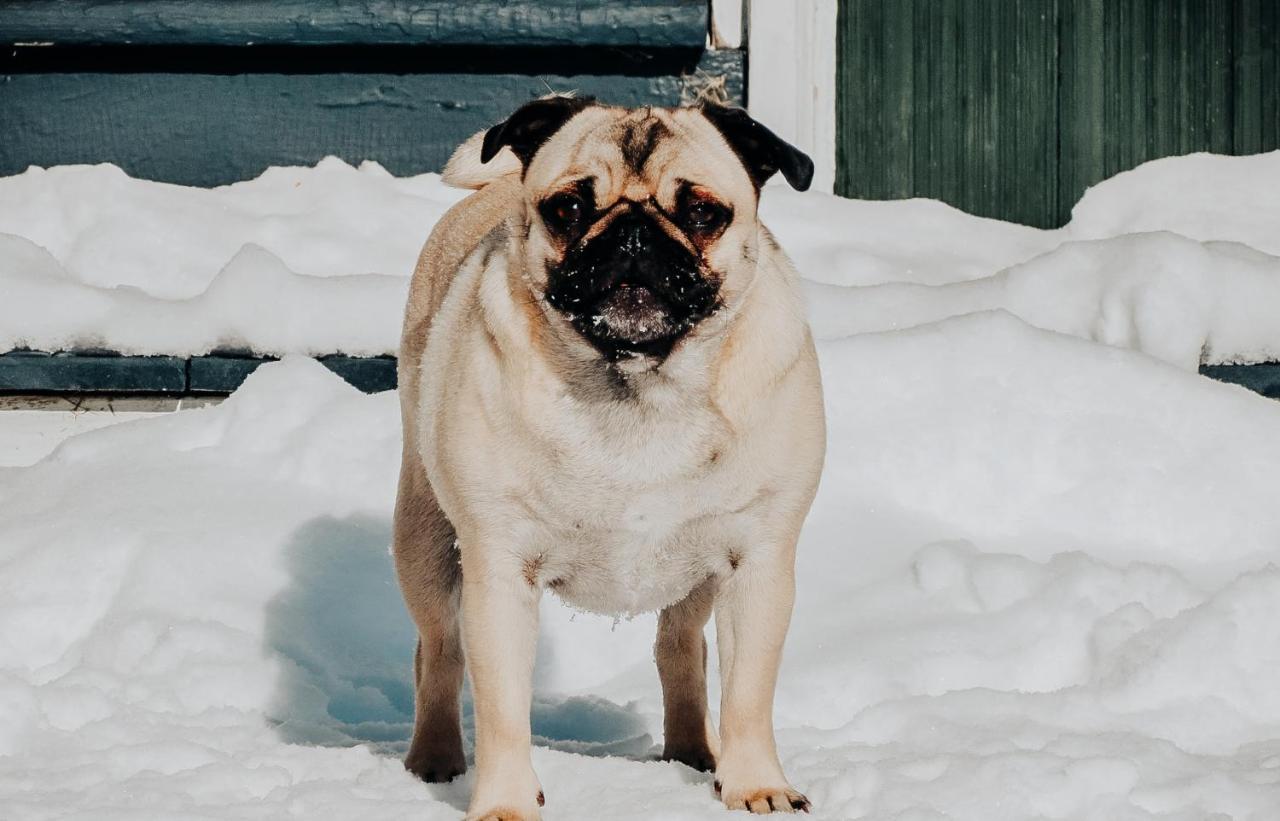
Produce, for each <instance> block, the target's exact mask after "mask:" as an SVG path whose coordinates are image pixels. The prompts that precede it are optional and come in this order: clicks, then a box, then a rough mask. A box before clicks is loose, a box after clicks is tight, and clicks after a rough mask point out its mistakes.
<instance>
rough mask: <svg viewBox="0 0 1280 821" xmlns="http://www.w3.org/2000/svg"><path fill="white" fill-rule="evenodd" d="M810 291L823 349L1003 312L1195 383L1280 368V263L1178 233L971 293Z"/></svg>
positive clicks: (1111, 247)
mask: <svg viewBox="0 0 1280 821" xmlns="http://www.w3.org/2000/svg"><path fill="white" fill-rule="evenodd" d="M806 288H807V290H808V293H809V305H810V318H811V321H812V323H813V328H814V332H815V333H816V334H817V335H818V336H819V337H821V338H828V339H835V338H839V337H843V336H848V335H850V334H856V333H866V332H870V331H882V330H891V329H900V328H910V327H914V326H916V325H923V324H927V323H930V322H936V321H937V320H939V319H945V318H947V317H951V316H960V315H963V314H969V313H973V312H976V311H985V310H995V309H1003V310H1006V311H1009V312H1010V313H1013V314H1015V315H1016V316H1018V317H1019V318H1021V319H1023V320H1025V321H1026V322H1029V323H1030V324H1032V325H1035V326H1036V327H1037V328H1043V329H1045V330H1050V331H1057V332H1058V333H1062V334H1069V335H1071V336H1076V337H1080V338H1081V339H1088V340H1092V341H1094V342H1100V343H1102V344H1104V345H1109V346H1112V347H1116V348H1130V349H1133V350H1137V351H1142V352H1143V353H1146V354H1149V355H1151V356H1154V357H1156V358H1157V359H1162V360H1164V361H1166V362H1169V363H1171V364H1174V365H1178V366H1179V367H1182V368H1185V369H1186V370H1190V371H1195V370H1196V369H1197V368H1198V367H1199V366H1200V365H1201V364H1202V363H1204V364H1236V363H1251V362H1268V361H1272V360H1277V359H1280V257H1273V256H1269V255H1267V254H1264V253H1262V252H1260V251H1256V250H1254V249H1253V248H1250V247H1249V246H1247V245H1241V244H1238V243H1230V242H1203V243H1202V242H1196V241H1194V240H1190V239H1187V238H1186V237H1182V236H1179V235H1177V234H1172V233H1167V232H1161V233H1154V234H1126V235H1124V236H1120V237H1114V238H1111V239H1102V240H1092V241H1074V242H1065V243H1063V244H1062V245H1060V246H1058V247H1057V248H1055V249H1054V250H1052V251H1049V252H1048V253H1045V254H1042V255H1041V256H1038V257H1034V258H1032V259H1030V260H1028V261H1026V262H1023V263H1019V264H1017V265H1013V266H1011V267H1010V268H1007V269H1006V270H1004V271H1001V272H1000V273H998V274H995V275H994V276H989V277H984V278H982V279H974V280H969V281H964V282H954V283H949V284H944V285H920V284H913V283H889V284H884V285H875V286H867V287H862V288H840V287H836V286H831V285H820V284H818V283H812V282H808V283H806Z"/></svg>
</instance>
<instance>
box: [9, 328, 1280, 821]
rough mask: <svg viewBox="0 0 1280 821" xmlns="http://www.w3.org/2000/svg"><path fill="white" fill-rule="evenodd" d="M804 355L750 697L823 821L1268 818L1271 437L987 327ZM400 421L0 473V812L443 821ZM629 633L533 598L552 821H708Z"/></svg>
mask: <svg viewBox="0 0 1280 821" xmlns="http://www.w3.org/2000/svg"><path fill="white" fill-rule="evenodd" d="M820 356H821V359H822V366H823V371H824V378H825V381H826V385H827V388H826V390H827V401H828V416H829V419H830V424H831V436H830V444H829V452H828V466H827V470H826V473H825V475H824V479H823V485H822V488H821V491H820V493H819V497H818V501H817V503H816V505H815V508H814V512H813V515H812V516H811V518H810V520H809V523H808V526H807V528H806V530H805V534H804V537H803V541H802V545H801V551H800V564H799V581H798V584H799V589H800V591H801V595H800V598H799V602H798V606H797V612H796V618H795V622H794V626H793V628H792V632H791V637H790V639H789V643H788V648H787V656H786V661H785V663H784V666H783V673H782V679H781V682H780V686H779V692H778V700H777V723H778V725H779V727H780V733H779V738H780V744H781V749H782V755H783V758H784V760H785V762H786V765H787V767H788V769H789V771H790V773H791V775H792V776H793V778H794V779H795V781H796V783H797V786H798V787H799V788H800V789H802V790H803V791H805V792H806V793H807V794H808V795H809V796H810V797H811V798H812V799H814V802H815V805H816V811H815V814H814V817H816V818H825V819H856V818H875V819H922V818H944V817H945V818H954V819H975V821H976V820H977V819H981V820H982V821H992V819H1010V821H1013V819H1018V820H1019V821H1021V820H1022V819H1028V818H1069V819H1096V818H1156V817H1159V818H1176V819H1188V820H1189V819H1199V818H1205V817H1209V816H1212V815H1213V814H1215V813H1219V814H1222V815H1223V816H1224V817H1230V818H1235V819H1258V820H1259V821H1261V819H1265V818H1269V817H1271V814H1272V813H1273V811H1274V808H1275V807H1276V806H1280V743H1278V742H1277V741H1276V740H1275V739H1277V738H1280V697H1278V696H1277V693H1280V686H1278V685H1280V632H1277V631H1278V629H1280V628H1278V627H1277V622H1276V620H1275V619H1274V618H1273V616H1274V609H1275V602H1277V601H1280V573H1278V572H1277V571H1276V570H1275V563H1276V562H1277V561H1280V508H1277V507H1276V506H1275V505H1274V504H1273V501H1274V500H1273V496H1274V489H1275V488H1276V487H1278V486H1280V405H1277V404H1276V403H1274V402H1270V401H1268V400H1265V399H1262V398H1260V397H1257V396H1255V395H1253V394H1250V393H1248V392H1247V391H1244V390H1242V389H1238V388H1235V387H1232V386H1227V385H1221V384H1218V383H1215V382H1212V381H1209V380H1205V379H1201V378H1198V377H1196V376H1194V375H1192V374H1188V373H1185V372H1182V371H1180V370H1178V369H1175V368H1171V367H1168V366H1165V365H1161V364H1159V363H1155V362H1153V361H1152V360H1150V359H1149V358H1147V357H1145V356H1143V355H1140V354H1137V353H1134V352H1130V351H1124V350H1116V349H1111V348H1106V347H1102V346H1098V345H1094V344H1090V343H1088V342H1084V341H1081V340H1075V339H1072V338H1069V337H1065V336H1061V335H1058V334H1054V333H1049V332H1045V331H1041V330H1037V329H1035V328H1033V327H1031V326H1029V325H1027V324H1025V323H1023V322H1021V321H1020V320H1018V319H1016V318H1014V317H1012V316H1011V315H1009V314H1007V313H1002V312H987V313H978V314H974V315H971V316H965V317H960V318H955V319H950V320H947V321H943V322H938V323H933V324H930V325H927V326H923V327H919V328H914V329H910V330H905V331H893V332H885V333H878V334H861V335H856V336H852V337H848V338H845V339H841V340H832V341H827V342H823V343H821V345H820ZM397 413H398V408H397V406H396V400H395V397H394V394H393V393H386V394H380V395H374V396H363V395H360V394H358V393H357V392H356V391H354V390H353V389H351V388H349V387H347V386H346V385H345V384H344V383H342V382H341V381H340V380H339V379H338V378H337V377H334V376H332V375H331V374H329V373H328V372H327V371H326V370H324V369H323V368H322V367H321V366H319V365H318V364H316V363H314V362H312V361H310V360H305V359H290V360H286V361H284V362H281V363H278V364H274V365H269V366H265V367H263V368H261V369H259V370H258V371H257V372H255V374H254V375H253V376H252V377H251V378H250V380H249V381H248V382H246V384H245V385H244V386H243V388H242V389H241V390H240V391H238V392H237V393H236V394H235V395H234V396H232V397H231V399H230V400H228V401H227V402H226V403H224V404H223V405H221V406H219V407H216V408H209V409H203V410H197V411H188V412H184V413H181V414H176V415H171V416H167V417H163V418H158V419H148V420H143V421H138V422H129V423H124V424H121V425H117V426H115V427H112V428H108V429H105V430H99V431H93V432H90V433H86V434H82V435H80V436H77V437H75V438H72V439H70V440H68V441H67V442H66V443H64V444H63V445H62V446H61V447H60V448H59V449H58V450H56V451H55V452H54V453H53V454H52V455H51V456H50V457H49V458H47V459H45V460H44V461H42V462H40V463H38V464H36V465H34V466H31V467H28V468H16V469H7V470H0V509H3V510H4V511H5V515H4V516H3V517H0V568H3V569H2V570H0V602H3V604H0V613H2V614H3V617H2V618H0V705H3V709H0V804H3V806H5V807H6V817H13V818H20V819H42V818H54V817H57V818H65V817H83V818H106V817H110V818H139V819H141V818H155V817H200V818H247V817H254V818H277V817H286V816H288V817H299V818H350V817H379V818H410V817H412V818H417V819H423V818H425V819H436V818H439V819H457V818H459V817H460V816H461V814H462V813H461V809H462V808H463V807H464V806H465V803H466V799H467V796H468V794H469V788H470V783H471V782H470V778H469V777H468V778H464V779H463V780H461V781H460V782H459V783H456V784H451V785H447V786H426V785H423V784H420V783H418V782H416V781H414V780H413V779H412V778H410V777H409V776H408V775H407V774H405V773H404V772H403V770H402V769H401V767H400V764H399V762H398V760H396V759H395V758H394V757H393V754H395V753H397V752H399V751H401V750H403V746H404V739H405V738H406V734H407V730H408V722H409V721H410V717H411V712H412V708H411V703H410V695H409V694H410V687H411V685H410V679H409V670H410V662H409V660H410V654H411V652H412V642H413V635H412V629H411V627H410V625H409V622H408V620H407V618H406V616H405V614H404V612H403V609H402V605H401V603H400V599H399V594H398V591H397V589H396V587H395V584H394V581H393V577H392V570H391V564H390V558H389V556H388V555H387V544H388V542H389V538H390V508H391V504H392V500H393V497H394V481H395V475H396V469H397V463H398V444H399V443H398V441H397V439H398V436H397V430H398V428H397ZM652 630H653V619H652V618H651V617H645V618H638V619H635V620H631V621H626V622H622V623H616V624H615V623H614V622H612V621H610V620H606V619H601V618H597V617H592V616H587V615H583V614H575V613H572V612H570V611H568V610H567V609H565V608H563V607H562V606H561V605H559V604H558V603H556V602H555V601H554V599H553V598H550V597H549V598H548V600H547V602H546V603H545V606H544V620H543V627H542V640H541V641H542V645H541V649H540V656H539V667H538V671H537V689H538V696H537V699H536V701H537V703H536V705H535V710H534V732H535V734H537V735H538V736H539V737H540V738H541V739H542V744H543V746H542V747H541V748H539V749H538V750H537V751H536V754H535V765H536V766H537V768H538V771H539V775H540V777H541V779H542V782H543V785H544V787H545V788H546V793H547V796H548V806H547V811H546V817H547V818H548V819H549V821H550V820H551V819H600V818H610V819H622V821H626V819H653V818H688V819H694V818H707V819H710V818H720V817H724V816H723V812H724V811H723V809H721V808H718V805H717V804H716V803H715V801H714V800H713V798H712V797H711V793H710V787H709V784H708V783H707V782H708V778H707V777H705V776H703V775H701V774H694V773H692V772H690V771H688V770H686V769H684V768H682V767H681V766H679V765H675V764H664V763H660V762H656V761H652V760H649V758H650V756H652V754H653V753H654V750H655V745H656V744H657V743H658V741H659V739H660V729H661V716H660V713H659V700H658V699H659V689H658V685H657V679H656V674H655V672H654V670H653V666H652V660H651V651H650V642H651V640H652ZM713 657H714V655H713ZM468 715H469V714H468ZM468 722H469V717H468ZM357 743H359V744H358V746H352V745H353V744H357ZM557 750H559V751H557ZM569 751H572V752H580V753H586V754H587V757H584V756H582V755H573V754H570V752H569ZM605 753H609V754H612V755H613V757H609V758H599V757H595V756H599V755H600V754H605ZM606 785H607V787H606Z"/></svg>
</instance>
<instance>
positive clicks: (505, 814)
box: [466, 807, 538, 821]
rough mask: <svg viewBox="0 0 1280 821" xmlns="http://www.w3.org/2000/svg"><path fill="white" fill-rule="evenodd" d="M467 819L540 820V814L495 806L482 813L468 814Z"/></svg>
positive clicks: (500, 820)
mask: <svg viewBox="0 0 1280 821" xmlns="http://www.w3.org/2000/svg"><path fill="white" fill-rule="evenodd" d="M466 821H538V814H537V813H534V814H533V815H529V814H528V813H524V812H521V811H520V810H513V809H511V808H510V807H494V808H493V809H491V810H487V811H485V812H484V813H483V814H481V815H468V816H467V818H466Z"/></svg>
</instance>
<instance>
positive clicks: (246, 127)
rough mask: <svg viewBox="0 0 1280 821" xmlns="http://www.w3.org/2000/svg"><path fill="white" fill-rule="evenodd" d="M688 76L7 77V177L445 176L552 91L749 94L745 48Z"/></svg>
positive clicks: (691, 67) (2, 90)
mask: <svg viewBox="0 0 1280 821" xmlns="http://www.w3.org/2000/svg"><path fill="white" fill-rule="evenodd" d="M684 71H685V72H686V74H685V75H684V76H682V75H678V74H660V75H657V76H644V75H631V74H625V75H624V74H618V75H578V76H555V75H547V76H531V75H521V74H448V73H431V74H382V73H376V74H356V73H352V74H273V73H272V74H269V73H250V74H232V75H223V74H175V73H136V74H135V73H27V74H12V75H9V76H7V77H0V133H3V135H4V138H3V139H0V175H2V174H15V173H18V172H21V171H23V170H25V169H26V168H27V167H29V166H31V165H41V166H50V165H57V164H67V163H97V162H113V163H116V164H117V165H120V166H121V167H122V168H124V169H125V170H126V171H127V172H129V173H130V174H132V175H134V176H138V177H144V178H147V179H154V180H162V181H165V182H175V183H181V184H185V185H203V186H210V185H222V184H225V183H230V182H234V181H236V180H242V179H249V178H252V177H255V176H257V175H258V174H260V173H261V172H262V171H263V170H264V169H266V168H267V167H269V166H272V165H310V164H313V163H315V162H317V161H318V160H320V159H321V158H323V157H324V156H326V155H330V154H332V155H336V156H339V157H341V158H343V159H345V160H347V161H348V162H352V163H358V162H360V161H362V160H366V159H371V160H376V161H378V162H380V163H382V164H383V165H384V166H385V167H386V168H388V169H389V170H390V171H391V172H392V173H394V174H399V175H404V174H416V173H422V172H425V171H439V170H440V169H441V168H443V167H444V163H445V161H446V160H447V159H448V158H449V155H450V154H451V153H452V152H453V150H454V149H455V148H456V147H457V146H458V144H459V143H461V142H462V141H463V140H465V139H466V138H467V137H469V136H471V135H472V134H474V133H475V132H476V131H479V130H480V129H483V128H487V127H488V126H490V125H492V124H493V123H495V122H499V121H500V120H501V119H502V118H504V117H506V116H507V115H508V114H510V113H511V111H513V110H514V109H515V108H516V107H517V106H519V105H521V104H522V103H525V102H527V101H529V100H531V99H534V98H536V97H539V96H541V95H543V94H546V93H547V91H548V89H554V90H556V91H577V92H579V93H581V94H592V95H596V96H598V97H599V98H600V99H601V100H604V101H606V102H610V103H615V104H619V105H677V104H679V103H680V102H681V100H682V98H687V97H689V96H691V95H693V94H694V93H696V91H697V89H698V88H699V87H700V85H701V84H703V83H706V82H708V81H712V80H716V79H722V80H723V81H724V83H725V91H726V92H727V93H728V95H729V97H730V99H732V100H734V101H737V102H741V100H742V99H743V86H742V77H743V56H742V53H741V52H737V51H727V52H725V51H717V52H706V53H705V54H704V56H703V59H702V60H701V61H700V62H698V63H696V64H694V63H690V64H687V65H686V66H685V67H684Z"/></svg>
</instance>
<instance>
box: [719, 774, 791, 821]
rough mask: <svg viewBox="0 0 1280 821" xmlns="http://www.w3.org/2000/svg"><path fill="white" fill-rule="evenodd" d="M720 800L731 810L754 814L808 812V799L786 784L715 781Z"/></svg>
mask: <svg viewBox="0 0 1280 821" xmlns="http://www.w3.org/2000/svg"><path fill="white" fill-rule="evenodd" d="M715 787H716V792H717V793H719V795H720V800H721V801H723V802H724V805H725V806H726V807H728V808H729V809H731V810H748V811H750V812H753V813H755V814H756V815H764V814H766V813H771V812H808V811H809V799H807V798H805V797H804V795H802V794H801V793H799V792H797V791H796V790H795V789H793V788H792V787H791V786H790V785H788V784H781V785H778V786H773V787H756V788H749V787H725V786H724V785H723V784H721V782H719V781H717V782H716V783H715Z"/></svg>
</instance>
